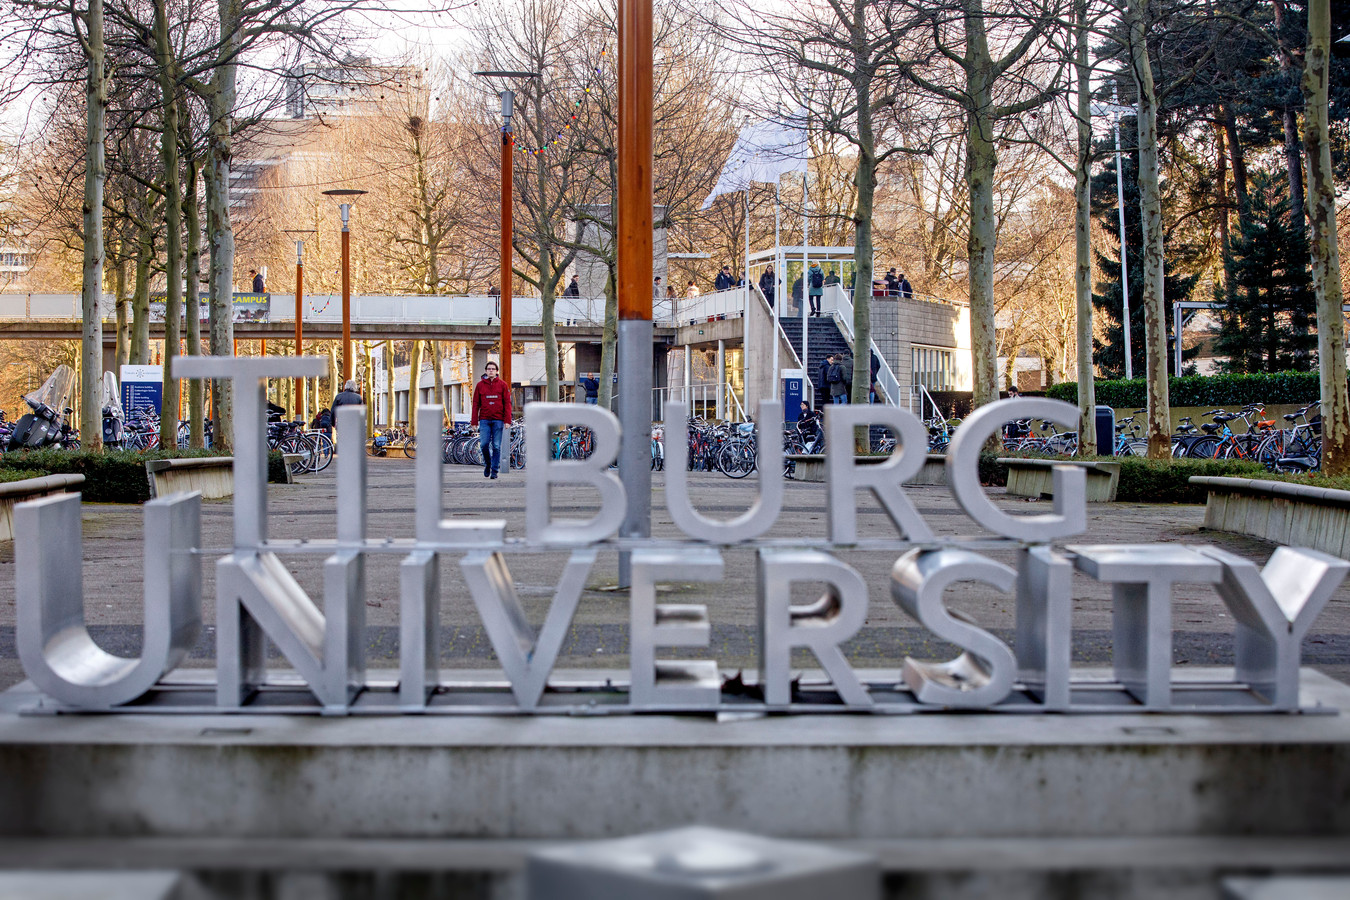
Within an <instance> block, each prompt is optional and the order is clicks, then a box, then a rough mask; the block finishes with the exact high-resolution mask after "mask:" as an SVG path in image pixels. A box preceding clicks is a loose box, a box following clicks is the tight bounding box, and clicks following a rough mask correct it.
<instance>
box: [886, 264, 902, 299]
mask: <svg viewBox="0 0 1350 900" xmlns="http://www.w3.org/2000/svg"><path fill="white" fill-rule="evenodd" d="M885 281H886V296H887V297H899V296H900V279H899V278H896V277H895V269H887V270H886V279H885Z"/></svg>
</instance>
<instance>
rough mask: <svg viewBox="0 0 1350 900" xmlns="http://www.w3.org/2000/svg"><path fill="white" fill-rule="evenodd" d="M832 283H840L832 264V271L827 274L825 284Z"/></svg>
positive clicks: (827, 285)
mask: <svg viewBox="0 0 1350 900" xmlns="http://www.w3.org/2000/svg"><path fill="white" fill-rule="evenodd" d="M832 284H839V276H838V275H837V274H836V273H835V271H834V266H830V271H829V273H828V274H827V275H826V276H825V286H826V287H829V286H830V285H832Z"/></svg>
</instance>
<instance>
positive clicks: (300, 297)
mask: <svg viewBox="0 0 1350 900" xmlns="http://www.w3.org/2000/svg"><path fill="white" fill-rule="evenodd" d="M285 233H286V234H295V235H304V234H317V233H318V232H316V231H315V230H314V229H313V228H287V229H286V230H285ZM304 300H305V239H304V238H303V237H297V238H296V239H295V355H296V356H300V355H301V351H302V350H303V349H304V343H305V315H304V309H305V307H304ZM295 409H296V411H297V412H299V413H300V416H301V418H308V415H309V409H308V408H307V407H306V405H305V379H304V378H296V379H295Z"/></svg>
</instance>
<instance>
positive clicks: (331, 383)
mask: <svg viewBox="0 0 1350 900" xmlns="http://www.w3.org/2000/svg"><path fill="white" fill-rule="evenodd" d="M341 377H342V375H341V374H340V373H339V372H338V363H337V346H336V345H335V344H333V343H331V342H330V343H329V344H328V396H326V397H324V398H323V402H322V403H319V402H318V401H317V400H316V401H315V405H316V406H318V407H319V408H320V409H322V408H323V407H325V406H326V407H328V410H329V412H332V410H333V399H334V398H335V397H337V395H338V392H339V391H341V390H342V388H343V385H342V384H341V383H340V382H339V381H338V379H339V378H341ZM366 396H367V397H369V396H370V395H369V394H367V395H366Z"/></svg>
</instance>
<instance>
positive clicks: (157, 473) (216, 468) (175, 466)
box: [145, 456, 234, 500]
mask: <svg viewBox="0 0 1350 900" xmlns="http://www.w3.org/2000/svg"><path fill="white" fill-rule="evenodd" d="M145 472H146V474H147V475H149V476H150V496H151V497H167V496H169V495H170V494H187V493H191V492H192V491H200V492H201V495H202V499H203V500H222V499H224V498H226V497H233V496H234V457H232V456H205V457H200V458H191V459H148V460H146V461H145Z"/></svg>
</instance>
